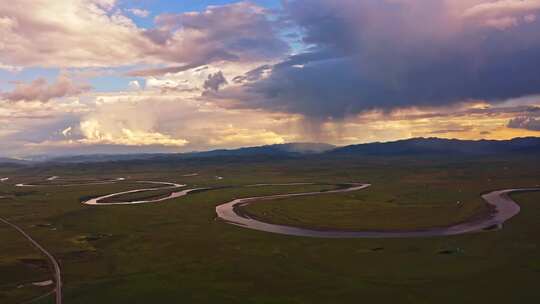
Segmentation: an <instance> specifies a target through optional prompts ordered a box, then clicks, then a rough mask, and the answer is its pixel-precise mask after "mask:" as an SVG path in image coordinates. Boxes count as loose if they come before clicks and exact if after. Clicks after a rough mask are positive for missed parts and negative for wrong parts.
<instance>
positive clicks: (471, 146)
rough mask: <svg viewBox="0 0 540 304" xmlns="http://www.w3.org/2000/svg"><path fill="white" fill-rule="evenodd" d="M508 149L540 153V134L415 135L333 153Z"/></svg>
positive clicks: (470, 152)
mask: <svg viewBox="0 0 540 304" xmlns="http://www.w3.org/2000/svg"><path fill="white" fill-rule="evenodd" d="M505 153H540V138H539V137H525V138H515V139H512V140H477V141H474V140H457V139H441V138H412V139H406V140H399V141H394V142H386V143H369V144H361V145H351V146H346V147H341V148H337V149H334V150H332V151H330V152H329V153H328V154H329V155H365V156H368V155H371V156H373V155H380V156H392V155H395V156H405V155H426V154H430V155H450V154H451V155H493V154H505ZM539 155H540V154H539Z"/></svg>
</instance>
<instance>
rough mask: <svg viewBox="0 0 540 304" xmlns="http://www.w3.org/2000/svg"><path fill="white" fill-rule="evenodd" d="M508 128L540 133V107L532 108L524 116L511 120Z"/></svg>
mask: <svg viewBox="0 0 540 304" xmlns="http://www.w3.org/2000/svg"><path fill="white" fill-rule="evenodd" d="M508 127H509V128H512V129H523V130H529V131H540V107H531V108H529V109H528V111H527V112H526V113H524V114H523V115H521V116H518V117H516V118H513V119H511V120H510V121H509V122H508Z"/></svg>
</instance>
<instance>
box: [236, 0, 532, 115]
mask: <svg viewBox="0 0 540 304" xmlns="http://www.w3.org/2000/svg"><path fill="white" fill-rule="evenodd" d="M492 2H493V1H486V0H471V1H463V0H460V1H446V0H433V1H429V2H427V1H416V0H414V1H413V0H365V1H356V0H354V1H353V0H336V1H326V0H309V1H308V0H294V1H287V2H285V15H286V17H285V18H287V19H288V20H290V21H292V22H293V23H294V24H296V25H297V26H298V27H299V28H301V29H302V32H303V33H304V36H303V41H304V42H305V43H306V44H307V45H312V47H311V49H310V51H309V52H306V53H303V54H299V55H296V56H292V57H290V58H289V59H287V60H286V61H283V62H281V63H279V64H276V65H274V66H273V68H272V71H271V73H270V75H269V77H266V78H263V79H261V80H258V81H252V82H249V83H246V84H244V87H243V89H244V90H245V91H246V92H248V93H249V94H247V96H249V98H247V99H246V100H245V101H244V106H250V107H263V108H269V109H275V110H280V111H289V112H295V113H301V114H305V115H307V116H309V117H313V118H322V119H326V118H329V117H332V118H343V117H345V116H346V115H348V114H355V113H359V112H362V111H365V110H369V109H375V108H376V109H388V110H389V109H393V108H397V107H407V106H439V105H448V104H451V103H455V102H461V101H467V100H474V99H482V100H487V101H489V102H497V101H501V100H504V99H507V98H514V97H520V96H526V95H531V94H537V93H540V38H539V36H538V32H540V22H539V21H538V20H537V19H536V18H535V17H534V18H533V17H532V16H535V15H534V14H535V13H537V12H538V6H535V5H520V3H518V4H517V5H516V3H510V4H508V3H506V2H501V3H499V4H497V5H492ZM523 3H525V4H527V1H523ZM509 20H510V21H509ZM239 79H240V78H239ZM242 80H243V79H242ZM254 95H255V96H258V97H257V98H253V96H254Z"/></svg>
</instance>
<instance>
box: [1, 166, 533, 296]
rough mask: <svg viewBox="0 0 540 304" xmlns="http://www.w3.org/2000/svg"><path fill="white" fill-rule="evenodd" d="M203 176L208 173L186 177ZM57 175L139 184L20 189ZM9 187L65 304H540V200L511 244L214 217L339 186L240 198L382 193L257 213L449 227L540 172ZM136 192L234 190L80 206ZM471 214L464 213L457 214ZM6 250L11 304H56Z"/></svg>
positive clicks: (301, 220)
mask: <svg viewBox="0 0 540 304" xmlns="http://www.w3.org/2000/svg"><path fill="white" fill-rule="evenodd" d="M192 172H198V173H199V175H198V176H193V177H183V176H182V175H185V174H189V173H192ZM53 175H58V176H61V177H62V178H65V179H69V180H79V179H80V180H89V179H107V178H117V177H126V178H128V180H127V181H125V182H122V183H117V184H109V185H91V186H72V187H62V186H58V185H57V186H43V187H34V188H18V187H13V186H12V185H13V184H15V183H19V182H29V183H30V182H36V181H43V180H44V179H46V178H47V177H49V176H53ZM0 176H2V177H3V176H6V177H9V178H10V180H9V181H8V182H6V183H3V184H0V196H7V197H8V198H7V199H0V216H2V217H5V218H8V219H9V220H11V221H12V222H14V223H16V224H18V225H20V226H21V227H22V228H24V229H25V230H26V231H27V232H28V233H29V234H31V235H32V236H33V237H34V238H35V239H36V240H38V241H39V242H40V243H41V244H42V245H43V246H44V247H46V248H47V249H49V251H51V252H52V253H53V254H54V255H55V256H56V257H57V258H58V259H59V260H60V262H61V266H62V271H63V275H64V280H65V282H64V284H65V285H64V291H65V303H70V304H71V303H81V304H82V303H85V304H86V303H115V304H119V303H120V304H121V303H130V304H133V303H243V304H244V303H257V304H259V303H268V304H270V303H276V304H277V303H358V302H359V301H368V302H373V303H456V302H458V303H471V302H476V303H537V302H538V301H540V295H539V294H538V292H537V282H538V280H539V279H540V221H539V220H538V219H539V218H540V193H524V194H517V195H515V196H514V198H515V199H516V201H518V202H519V203H520V205H521V206H522V212H521V213H520V214H519V215H518V216H516V217H515V218H513V219H512V220H510V221H509V222H508V223H507V224H506V225H505V227H504V229H503V230H501V231H495V232H486V233H479V234H470V235H462V236H455V237H436V238H421V239H384V240H382V239H381V240H378V239H311V238H301V237H289V236H282V235H274V234H269V233H263V232H257V231H250V230H246V229H242V228H240V227H235V226H232V225H228V224H225V223H223V222H221V221H219V220H215V206H216V205H219V204H221V203H223V202H226V201H229V200H231V199H233V198H238V197H247V196H255V195H269V194H277V193H284V192H304V191H313V190H318V189H328V187H329V186H327V185H316V186H286V187H284V186H273V187H238V186H241V185H248V184H256V183H288V182H315V183H323V184H325V183H326V184H336V183H343V182H370V183H372V184H373V186H372V188H369V189H366V190H361V191H359V192H357V193H349V194H343V195H327V196H317V197H310V198H299V199H294V200H292V199H286V200H282V201H268V202H264V203H260V204H253V205H251V206H250V207H248V208H249V209H248V210H249V212H255V213H258V215H260V216H262V217H267V218H268V219H270V220H271V221H275V222H280V223H281V222H282V223H292V224H297V225H306V226H309V225H314V226H318V227H342V228H351V229H353V228H355V229H358V228H361V229H380V230H384V229H401V228H412V227H415V226H418V227H425V226H430V225H445V224H448V223H452V222H457V221H462V220H464V219H466V218H468V217H471V216H475V215H478V214H479V213H482V212H486V211H487V210H486V208H485V205H484V203H483V202H482V200H481V199H480V194H481V193H482V192H485V191H489V190H493V189H502V188H511V187H529V186H535V185H536V184H539V183H540V161H539V159H538V158H523V157H515V158H510V159H503V158H500V159H497V158H488V159H448V158H445V159H442V158H428V159H422V160H418V159H414V158H362V159H354V158H344V159H309V158H308V159H304V160H296V159H295V160H280V161H275V160H271V161H264V160H260V161H254V162H246V161H241V160H234V159H232V160H227V161H223V160H221V161H218V160H207V161H182V162H180V161H179V162H175V163H172V164H171V163H135V162H126V163H123V162H120V163H110V164H99V165H95V164H93V165H62V166H40V167H37V168H36V167H35V168H0ZM216 176H223V177H224V179H222V180H219V179H216ZM137 180H157V181H172V182H178V183H185V184H188V185H189V186H190V187H191V186H195V187H199V186H200V187H220V186H235V187H230V188H222V189H219V190H214V191H205V192H200V193H194V194H192V195H189V196H186V197H183V198H179V199H175V200H171V201H166V202H163V203H158V204H151V205H137V206H101V207H99V206H98V207H94V206H84V205H81V204H80V200H81V198H83V197H90V196H97V195H104V194H109V193H113V192H119V191H124V190H130V189H136V188H139V187H140V186H141V185H140V184H137V183H133V181H137ZM143 186H144V185H143ZM147 195H148V194H147ZM458 200H459V201H461V202H462V207H457V206H456V202H457V201H458ZM0 242H1V244H2V248H1V251H0V303H6V304H11V303H22V302H24V301H26V300H29V299H32V298H34V297H36V296H38V295H39V294H42V293H46V292H47V291H48V288H47V287H42V288H38V287H31V286H28V284H29V283H31V282H36V281H42V280H45V279H48V278H49V275H48V272H47V269H46V268H44V267H40V266H39V263H36V262H35V261H34V263H29V262H28V261H29V260H32V259H34V260H35V259H37V260H39V259H41V257H40V256H39V254H38V253H36V251H35V250H33V248H32V247H30V246H29V245H28V243H27V242H26V241H25V240H24V239H23V238H22V237H20V236H19V235H17V234H16V233H15V232H14V231H13V230H12V229H10V228H9V227H5V226H0ZM36 264H37V265H38V266H36ZM21 285H23V286H22V287H21ZM17 287H20V288H17ZM52 301H53V298H52V297H49V298H46V299H43V300H41V301H38V302H36V303H53V302H52Z"/></svg>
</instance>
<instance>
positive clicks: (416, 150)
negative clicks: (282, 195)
mask: <svg viewBox="0 0 540 304" xmlns="http://www.w3.org/2000/svg"><path fill="white" fill-rule="evenodd" d="M508 153H511V154H537V155H540V137H523V138H515V139H511V140H458V139H441V138H412V139H405V140H398V141H393V142H375V143H367V144H358V145H349V146H344V147H336V146H333V145H329V144H323V143H287V144H276V145H267V146H258V147H246V148H239V149H231V150H225V149H220V150H212V151H203V152H189V153H173V154H163V153H150V154H92V155H74V156H64V157H55V158H49V159H43V158H40V161H39V162H44V161H45V162H58V163H86V162H108V161H130V160H153V159H158V160H166V159H196V158H219V157H275V158H280V157H305V156H310V155H322V156H327V157H340V156H414V155H418V156H421V155H462V156H482V155H497V154H508ZM36 162H38V161H35V160H34V161H22V160H19V159H10V158H0V163H2V164H17V165H20V164H32V163H36Z"/></svg>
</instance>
